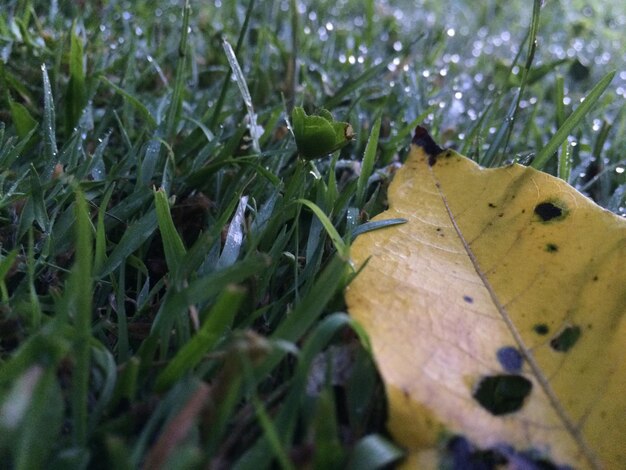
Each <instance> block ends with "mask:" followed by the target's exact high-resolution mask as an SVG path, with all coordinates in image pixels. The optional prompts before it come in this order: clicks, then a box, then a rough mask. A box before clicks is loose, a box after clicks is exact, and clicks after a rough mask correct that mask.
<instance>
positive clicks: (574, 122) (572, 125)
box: [531, 70, 615, 169]
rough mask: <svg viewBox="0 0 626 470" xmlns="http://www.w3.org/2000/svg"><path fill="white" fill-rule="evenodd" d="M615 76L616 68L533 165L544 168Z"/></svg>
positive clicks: (603, 79)
mask: <svg viewBox="0 0 626 470" xmlns="http://www.w3.org/2000/svg"><path fill="white" fill-rule="evenodd" d="M614 76H615V70H613V71H612V72H609V73H607V74H606V75H605V76H604V77H603V78H602V79H601V80H600V81H599V82H598V83H597V84H596V86H594V87H593V90H591V91H590V92H589V94H588V95H587V96H585V98H584V100H583V102H582V103H580V105H578V108H576V110H575V111H574V112H573V113H572V114H570V115H569V116H568V118H567V119H566V120H565V122H564V123H563V125H562V126H561V128H560V129H559V130H558V131H556V134H554V135H553V136H552V138H551V139H550V141H549V142H548V143H547V144H546V145H545V146H544V147H543V148H542V149H541V150H540V151H539V152H538V153H537V156H536V157H535V159H534V160H533V163H532V165H531V166H532V167H533V168H537V169H542V168H543V167H544V166H545V165H546V163H548V160H549V159H550V158H551V157H552V155H554V152H556V150H557V149H558V148H559V146H560V145H561V144H562V143H563V142H564V141H565V140H566V139H567V136H568V135H570V133H571V132H572V130H573V129H574V128H575V127H576V126H577V125H578V124H580V123H581V122H582V120H583V119H584V118H585V116H587V114H588V113H589V111H590V110H591V108H592V107H593V105H594V104H596V103H597V102H598V100H599V99H600V96H602V93H604V90H606V88H607V87H608V86H609V84H610V83H611V81H612V80H613V77H614Z"/></svg>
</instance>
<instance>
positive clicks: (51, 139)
mask: <svg viewBox="0 0 626 470" xmlns="http://www.w3.org/2000/svg"><path fill="white" fill-rule="evenodd" d="M41 73H42V75H43V154H44V162H45V166H44V170H43V172H42V175H41V176H42V179H43V180H44V181H47V180H49V179H50V178H51V177H52V172H53V170H54V166H55V165H56V164H57V160H58V153H59V151H58V149H57V139H56V118H55V113H54V98H53V97H52V87H51V85H50V78H48V70H47V68H46V64H43V65H42V66H41Z"/></svg>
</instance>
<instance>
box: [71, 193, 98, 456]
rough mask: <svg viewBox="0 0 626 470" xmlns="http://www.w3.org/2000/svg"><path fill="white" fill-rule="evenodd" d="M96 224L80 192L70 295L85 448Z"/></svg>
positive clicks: (78, 430)
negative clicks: (93, 237)
mask: <svg viewBox="0 0 626 470" xmlns="http://www.w3.org/2000/svg"><path fill="white" fill-rule="evenodd" d="M92 251H93V247H92V226H91V221H90V220H89V213H88V211H87V202H86V201H85V197H84V196H83V194H82V193H80V192H78V193H77V194H76V262H75V264H74V268H73V269H72V274H71V277H70V281H69V283H68V288H67V292H66V295H67V296H68V297H69V299H68V300H69V306H70V309H71V310H70V311H71V313H72V316H73V320H74V326H75V329H76V338H75V343H74V361H75V366H74V369H73V372H72V380H73V390H72V414H73V416H74V429H73V431H74V442H75V443H76V445H78V446H80V447H83V446H84V445H85V444H86V442H87V399H88V397H89V375H90V372H89V371H90V364H91V354H90V347H89V341H90V339H91V307H92V295H93V294H92V262H93V253H92Z"/></svg>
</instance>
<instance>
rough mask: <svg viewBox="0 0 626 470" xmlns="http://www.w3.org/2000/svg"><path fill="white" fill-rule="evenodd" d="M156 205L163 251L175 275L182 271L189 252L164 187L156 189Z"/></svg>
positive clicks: (168, 265)
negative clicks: (171, 211) (179, 232)
mask: <svg viewBox="0 0 626 470" xmlns="http://www.w3.org/2000/svg"><path fill="white" fill-rule="evenodd" d="M154 205H155V206H156V215H157V220H158V223H159V231H160V232H161V241H162V242H163V251H164V252H165V261H166V262H167V267H168V268H169V270H170V272H171V273H173V275H174V277H176V276H177V275H178V273H179V272H180V262H181V261H182V260H183V259H184V257H185V255H186V254H187V250H185V245H184V244H183V240H182V239H181V238H180V235H179V234H178V231H177V230H176V227H175V226H174V221H173V220H172V214H171V213H170V204H169V201H168V200H167V196H166V195H165V191H164V190H163V188H161V189H159V190H158V191H154Z"/></svg>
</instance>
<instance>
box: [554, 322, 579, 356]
mask: <svg viewBox="0 0 626 470" xmlns="http://www.w3.org/2000/svg"><path fill="white" fill-rule="evenodd" d="M579 338H580V327H578V326H568V327H566V328H565V329H564V330H563V331H561V332H560V333H559V335H558V336H556V337H554V338H552V340H550V347H551V348H552V349H554V350H555V351H558V352H567V351H569V350H570V349H571V348H572V346H574V345H575V344H576V342H577V341H578V339H579Z"/></svg>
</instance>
